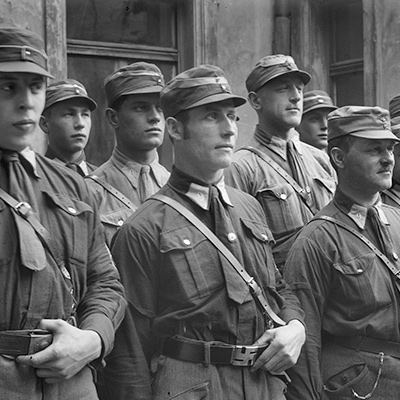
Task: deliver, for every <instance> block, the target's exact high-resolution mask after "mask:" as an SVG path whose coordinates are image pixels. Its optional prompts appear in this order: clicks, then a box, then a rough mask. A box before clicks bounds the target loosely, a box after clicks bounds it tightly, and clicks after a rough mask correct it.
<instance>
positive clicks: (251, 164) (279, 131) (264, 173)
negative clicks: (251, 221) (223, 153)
mask: <svg viewBox="0 0 400 400" xmlns="http://www.w3.org/2000/svg"><path fill="white" fill-rule="evenodd" d="M310 79H311V78H310V75H309V74H308V73H306V72H304V71H301V70H299V69H298V68H297V66H296V64H295V63H294V60H293V58H292V57H289V56H285V55H272V56H266V57H264V58H262V59H261V60H260V61H259V62H258V63H257V64H256V65H255V67H254V68H253V70H252V71H251V73H250V75H249V76H248V78H247V79H246V87H247V90H248V92H249V95H248V97H249V101H250V104H251V106H252V107H253V108H254V110H255V111H256V112H257V115H258V125H257V127H256V130H255V133H254V137H253V139H252V140H251V142H250V143H249V146H246V147H245V148H243V149H239V151H237V152H236V153H235V155H234V156H233V162H232V164H231V166H230V167H229V169H228V170H227V171H226V173H225V175H226V183H227V184H229V185H231V186H233V187H236V188H239V189H241V190H243V191H245V192H246V193H249V194H251V195H252V196H254V197H255V198H256V199H257V200H258V201H259V202H260V203H261V205H262V207H263V208H264V211H265V214H266V216H267V221H268V225H269V227H270V228H271V230H272V234H273V236H274V239H275V241H276V243H275V245H274V248H273V252H274V258H275V262H276V263H277V265H278V268H282V266H283V264H284V263H285V261H286V256H287V253H288V251H289V249H290V246H291V245H292V243H293V238H294V236H295V234H296V233H297V232H298V231H299V230H300V229H301V228H302V227H303V226H304V225H305V224H306V223H307V222H308V221H309V220H310V219H311V218H312V217H313V215H315V214H316V213H317V212H318V211H319V210H320V209H321V208H322V207H323V206H324V205H325V204H327V203H328V202H329V200H330V199H331V198H332V195H333V192H334V188H335V173H334V171H333V169H332V167H331V165H330V163H329V159H328V156H327V155H326V153H324V152H322V151H321V150H318V149H316V148H315V147H312V146H309V145H307V144H305V143H302V142H300V140H299V134H298V132H297V131H296V129H295V128H296V127H297V126H298V125H299V124H300V121H301V114H302V100H303V88H304V85H306V84H307V83H308V82H309V81H310Z"/></svg>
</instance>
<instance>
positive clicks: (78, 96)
mask: <svg viewBox="0 0 400 400" xmlns="http://www.w3.org/2000/svg"><path fill="white" fill-rule="evenodd" d="M70 99H83V100H86V101H87V102H88V103H89V104H90V106H89V110H90V111H94V110H95V109H96V108H97V103H96V102H95V101H94V100H93V99H91V98H90V97H87V96H81V95H73V94H71V95H68V96H64V97H62V98H60V99H57V100H56V101H54V102H53V103H51V104H49V105H45V110H46V109H48V108H49V107H51V106H52V105H54V104H57V103H60V102H61V101H65V100H70Z"/></svg>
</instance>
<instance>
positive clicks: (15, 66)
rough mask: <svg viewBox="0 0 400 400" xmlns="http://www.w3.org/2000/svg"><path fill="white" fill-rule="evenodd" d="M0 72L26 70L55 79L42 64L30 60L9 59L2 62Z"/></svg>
mask: <svg viewBox="0 0 400 400" xmlns="http://www.w3.org/2000/svg"><path fill="white" fill-rule="evenodd" d="M0 72H26V73H31V74H38V75H43V76H46V77H48V78H51V79H54V76H53V75H51V74H50V73H49V72H47V71H46V70H45V69H44V68H42V67H41V66H40V65H37V64H35V63H32V62H29V61H7V62H0Z"/></svg>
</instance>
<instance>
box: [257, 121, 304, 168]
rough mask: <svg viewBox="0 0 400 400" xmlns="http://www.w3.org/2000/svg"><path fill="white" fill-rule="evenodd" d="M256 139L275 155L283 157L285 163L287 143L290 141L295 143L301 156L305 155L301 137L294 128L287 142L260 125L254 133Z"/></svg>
mask: <svg viewBox="0 0 400 400" xmlns="http://www.w3.org/2000/svg"><path fill="white" fill-rule="evenodd" d="M254 138H255V139H256V140H257V141H258V142H260V143H261V144H262V145H263V146H265V147H268V148H269V149H270V150H272V151H273V152H274V153H276V154H277V155H279V156H280V157H282V158H283V159H284V160H285V161H287V142H288V141H289V140H291V141H292V142H293V145H294V148H295V149H296V151H297V152H298V153H299V154H301V155H302V154H303V153H302V148H301V142H300V135H299V133H298V132H297V131H296V130H295V129H294V128H293V129H291V131H290V135H289V138H288V140H285V139H282V138H281V137H279V136H276V135H271V134H270V133H269V132H268V131H266V130H265V129H263V128H261V127H260V125H257V126H256V130H255V132H254Z"/></svg>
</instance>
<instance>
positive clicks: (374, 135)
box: [350, 131, 400, 142]
mask: <svg viewBox="0 0 400 400" xmlns="http://www.w3.org/2000/svg"><path fill="white" fill-rule="evenodd" d="M350 136H355V137H359V138H363V139H380V140H395V141H396V142H400V139H399V138H398V137H397V136H396V135H395V134H394V133H392V132H390V131H362V132H352V133H350Z"/></svg>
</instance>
